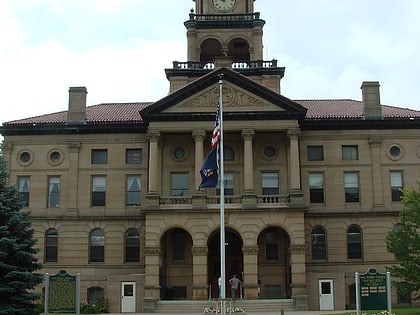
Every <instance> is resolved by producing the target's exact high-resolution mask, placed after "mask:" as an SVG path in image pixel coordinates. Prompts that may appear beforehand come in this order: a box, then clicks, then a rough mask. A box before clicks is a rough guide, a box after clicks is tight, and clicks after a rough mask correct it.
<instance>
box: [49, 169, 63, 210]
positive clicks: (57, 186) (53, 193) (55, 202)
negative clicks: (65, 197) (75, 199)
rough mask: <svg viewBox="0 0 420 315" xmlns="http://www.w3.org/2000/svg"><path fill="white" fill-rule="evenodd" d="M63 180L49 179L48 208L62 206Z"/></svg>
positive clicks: (51, 177) (57, 177)
mask: <svg viewBox="0 0 420 315" xmlns="http://www.w3.org/2000/svg"><path fill="white" fill-rule="evenodd" d="M60 191H61V178H60V176H49V177H48V207H59V206H60Z"/></svg>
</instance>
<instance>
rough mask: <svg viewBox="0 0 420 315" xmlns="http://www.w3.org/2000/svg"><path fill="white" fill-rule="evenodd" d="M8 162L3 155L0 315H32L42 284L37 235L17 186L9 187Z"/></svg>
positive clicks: (0, 178)
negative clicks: (36, 246)
mask: <svg viewBox="0 0 420 315" xmlns="http://www.w3.org/2000/svg"><path fill="white" fill-rule="evenodd" d="M7 179H8V173H7V169H6V161H5V160H4V159H3V157H2V156H1V155H0V315H15V314H16V315H22V314H24V315H32V314H37V313H36V308H37V306H36V302H37V300H38V299H39V298H40V295H39V294H36V293H34V292H33V289H34V288H35V287H36V286H37V285H38V284H40V283H41V282H42V275H41V274H38V273H35V271H37V270H39V269H41V264H40V263H38V260H37V258H36V256H35V255H36V253H37V252H38V250H37V249H35V248H34V245H35V243H36V240H35V239H34V238H33V234H34V231H33V229H32V228H31V223H30V221H29V220H28V215H29V213H28V212H22V211H21V208H22V202H21V201H20V199H19V194H18V191H17V189H16V188H15V187H14V186H8V183H7Z"/></svg>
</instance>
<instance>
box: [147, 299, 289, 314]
mask: <svg viewBox="0 0 420 315" xmlns="http://www.w3.org/2000/svg"><path fill="white" fill-rule="evenodd" d="M215 306H216V301H208V300H206V301H196V300H170V301H167V300H161V301H158V302H157V304H156V309H155V313H156V314H159V313H187V312H188V313H197V314H199V313H203V311H204V309H205V308H206V307H215ZM232 306H235V307H241V308H242V309H243V310H244V311H245V312H251V313H257V314H258V313H259V312H261V313H263V312H280V311H281V310H282V309H283V310H284V311H294V310H295V309H296V307H295V300H293V299H281V300H280V299H278V300H277V299H276V300H269V299H261V300H239V299H238V300H236V301H235V302H232Z"/></svg>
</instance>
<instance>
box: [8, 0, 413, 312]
mask: <svg viewBox="0 0 420 315" xmlns="http://www.w3.org/2000/svg"><path fill="white" fill-rule="evenodd" d="M184 25H185V27H186V30H187V33H186V34H187V47H188V49H187V51H188V56H187V61H185V62H180V61H174V62H173V65H172V66H171V67H170V68H168V69H165V74H166V77H167V79H168V81H169V83H168V85H169V89H170V93H169V94H168V95H167V96H166V97H164V98H162V99H160V100H157V101H156V102H154V103H145V102H136V103H101V104H97V105H91V106H88V105H87V104H88V102H87V99H88V98H87V88H85V87H70V89H69V106H68V110H67V111H63V112H56V113H51V114H47V115H42V116H38V117H31V118H27V119H21V120H16V121H9V122H3V126H2V127H1V129H0V130H1V134H2V135H3V136H4V145H3V149H2V153H3V155H4V157H5V158H6V160H7V161H8V171H9V173H10V184H16V185H17V187H18V189H19V191H20V193H21V194H22V196H23V198H24V200H25V202H26V206H25V208H24V209H25V210H29V211H31V217H30V218H31V220H32V224H33V228H34V229H35V237H36V238H37V239H38V243H37V246H38V247H39V248H40V252H39V259H40V261H42V263H43V269H42V272H43V273H49V274H55V273H57V272H58V271H60V270H67V271H68V272H69V273H71V274H77V273H80V276H81V294H82V299H88V300H90V301H93V300H95V299H96V298H105V299H107V300H108V301H109V303H110V310H111V311H113V312H128V311H137V312H142V311H153V310H154V309H155V307H156V305H158V304H159V301H162V300H165V299H176V300H207V299H208V298H213V297H217V295H218V286H217V278H218V276H219V273H220V245H219V243H220V230H219V229H220V218H219V214H220V200H219V193H220V188H219V187H216V188H208V189H202V190H198V187H199V184H200V182H201V177H200V174H199V171H200V168H201V166H202V164H203V161H204V158H205V156H206V154H207V153H208V152H209V151H210V148H211V146H210V141H211V135H212V131H213V127H214V121H215V114H216V107H217V103H218V99H219V87H220V83H219V81H220V80H221V82H222V99H223V114H224V115H223V120H224V126H223V127H224V133H223V136H224V150H223V151H224V201H225V208H224V209H225V210H224V212H225V216H224V223H225V241H226V242H225V248H226V278H227V279H229V278H230V277H231V276H232V275H233V274H234V273H236V274H238V277H239V278H240V279H241V280H243V288H242V291H241V293H242V295H243V298H244V299H246V300H253V299H254V300H257V299H258V298H259V299H291V300H293V301H294V302H293V303H294V305H295V308H296V309H302V310H304V309H310V310H317V309H345V308H348V307H353V308H354V305H355V290H354V288H355V277H354V274H355V272H360V273H364V272H366V271H367V270H368V269H369V268H375V269H377V270H378V271H380V272H385V271H386V266H389V265H390V264H393V263H395V260H394V257H393V255H392V254H390V253H388V252H387V250H386V244H385V239H386V235H387V234H388V233H389V232H390V231H391V230H392V229H393V228H394V227H395V225H396V224H398V223H399V212H400V210H401V209H402V205H401V202H400V197H401V192H400V189H401V188H402V187H407V188H415V187H416V186H417V185H416V182H417V181H419V179H420V137H419V134H420V111H416V110H410V109H406V108H403V107H396V106H388V105H383V104H381V102H380V93H379V90H380V88H379V87H380V84H379V82H376V81H368V82H361V90H360V95H361V97H360V100H350V99H318V100H292V99H289V98H288V97H287V95H283V94H282V91H281V80H282V79H283V77H284V74H285V68H284V67H283V66H281V65H279V64H278V62H277V60H263V44H262V42H263V27H264V25H265V21H264V20H263V19H262V18H261V16H260V13H258V12H254V0H224V1H221V0H196V1H195V9H194V10H192V11H191V12H190V14H189V17H188V20H187V21H185V22H184ZM139 58H141V56H139ZM162 70H163V69H162ZM80 80H81V81H83V77H81V78H80ZM301 88H302V89H305V86H302V87H301ZM350 88H354V89H359V88H360V86H355V87H350ZM64 92H65V91H64ZM139 98H141V92H139ZM105 101H106V100H105ZM33 102H34V105H35V106H36V104H37V103H41V102H43V100H42V99H36V100H33ZM402 105H404V104H402ZM227 287H228V286H227ZM228 288H229V287H228ZM40 290H41V288H40ZM229 293H230V290H227V295H228V296H229ZM392 302H393V303H394V304H397V303H406V302H408V297H407V296H403V295H400V294H398V292H396V291H395V290H393V292H392Z"/></svg>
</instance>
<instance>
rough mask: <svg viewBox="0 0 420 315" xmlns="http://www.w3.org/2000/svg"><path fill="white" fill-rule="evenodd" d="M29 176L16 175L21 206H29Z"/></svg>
mask: <svg viewBox="0 0 420 315" xmlns="http://www.w3.org/2000/svg"><path fill="white" fill-rule="evenodd" d="M30 183H31V181H30V177H29V176H19V177H18V192H19V195H20V198H21V200H22V201H23V206H24V207H28V206H29V190H30Z"/></svg>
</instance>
